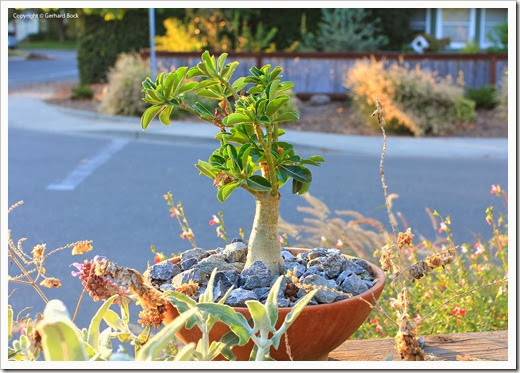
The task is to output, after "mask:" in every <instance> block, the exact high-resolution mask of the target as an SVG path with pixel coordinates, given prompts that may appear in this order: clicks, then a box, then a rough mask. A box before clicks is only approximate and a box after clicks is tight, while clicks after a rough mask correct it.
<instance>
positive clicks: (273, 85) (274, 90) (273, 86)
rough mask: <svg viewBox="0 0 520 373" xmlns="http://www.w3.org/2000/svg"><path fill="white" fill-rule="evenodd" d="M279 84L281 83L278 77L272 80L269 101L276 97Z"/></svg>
mask: <svg viewBox="0 0 520 373" xmlns="http://www.w3.org/2000/svg"><path fill="white" fill-rule="evenodd" d="M279 84H280V79H276V80H273V81H272V82H271V86H270V87H269V92H268V98H269V101H273V100H274V99H275V98H276V93H277V91H278V85H279Z"/></svg>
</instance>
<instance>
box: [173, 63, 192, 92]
mask: <svg viewBox="0 0 520 373" xmlns="http://www.w3.org/2000/svg"><path fill="white" fill-rule="evenodd" d="M187 71H188V67H186V66H181V67H179V68H178V69H177V70H176V71H175V81H174V83H173V91H174V92H175V93H176V94H177V93H178V90H179V85H180V84H181V82H182V79H184V76H185V75H186V72H187Z"/></svg>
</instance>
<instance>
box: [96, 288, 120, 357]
mask: <svg viewBox="0 0 520 373" xmlns="http://www.w3.org/2000/svg"><path fill="white" fill-rule="evenodd" d="M118 297H119V295H118V294H115V295H112V296H111V297H110V298H108V299H107V300H106V301H105V303H103V304H102V305H101V307H99V309H98V311H97V312H96V314H95V315H94V317H93V318H92V320H91V321H90V325H89V326H88V344H89V345H91V346H92V347H93V348H94V349H97V348H98V345H99V325H100V324H101V320H102V319H103V316H104V315H105V313H106V311H107V310H108V308H109V307H110V306H111V305H112V303H114V301H115V300H116V298H118Z"/></svg>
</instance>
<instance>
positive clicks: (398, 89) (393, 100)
mask: <svg viewBox="0 0 520 373" xmlns="http://www.w3.org/2000/svg"><path fill="white" fill-rule="evenodd" d="M462 83H463V82H461V81H458V82H457V83H456V84H454V83H453V81H452V79H451V78H450V77H446V78H438V77H437V76H436V74H435V73H434V72H430V71H425V70H421V68H420V66H418V67H417V68H415V69H410V68H408V67H407V66H403V65H398V64H394V65H392V66H390V67H389V68H385V62H383V61H376V60H375V59H372V60H367V59H365V60H361V61H358V62H357V63H356V64H355V65H354V67H353V68H351V69H350V70H349V73H348V76H347V78H346V80H345V86H346V87H347V88H349V89H350V90H351V95H352V97H353V100H354V103H355V104H356V105H357V107H358V109H359V111H360V114H361V115H362V117H363V119H364V120H366V118H368V117H370V114H371V113H372V111H373V108H374V103H375V101H374V100H375V98H378V99H379V100H380V102H381V103H382V104H383V106H384V108H385V111H386V118H387V129H388V131H389V132H394V133H399V134H406V133H408V134H414V135H415V136H422V135H427V134H429V135H441V134H444V133H447V132H449V131H450V130H451V129H453V127H454V125H455V123H456V122H457V121H464V122H468V121H472V120H473V119H474V116H475V104H474V102H473V101H471V100H468V99H466V98H464V89H463V88H462V86H463V84H462ZM367 123H370V124H372V125H374V126H377V123H376V122H375V119H373V120H372V122H368V121H367Z"/></svg>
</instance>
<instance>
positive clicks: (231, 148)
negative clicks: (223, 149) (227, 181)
mask: <svg viewBox="0 0 520 373" xmlns="http://www.w3.org/2000/svg"><path fill="white" fill-rule="evenodd" d="M227 149H228V154H229V157H230V158H231V159H232V160H233V169H234V170H235V171H237V172H240V171H242V163H241V162H239V160H238V154H237V149H236V148H235V147H234V146H233V145H231V144H227Z"/></svg>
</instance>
